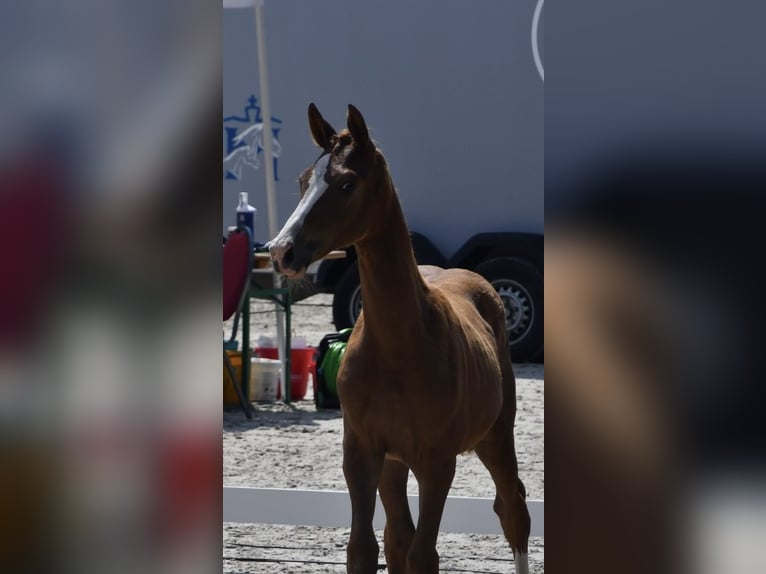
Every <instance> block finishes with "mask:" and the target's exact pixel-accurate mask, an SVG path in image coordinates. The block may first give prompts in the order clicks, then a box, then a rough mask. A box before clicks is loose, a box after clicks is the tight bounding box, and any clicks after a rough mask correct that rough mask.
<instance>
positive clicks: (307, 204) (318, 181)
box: [272, 154, 330, 246]
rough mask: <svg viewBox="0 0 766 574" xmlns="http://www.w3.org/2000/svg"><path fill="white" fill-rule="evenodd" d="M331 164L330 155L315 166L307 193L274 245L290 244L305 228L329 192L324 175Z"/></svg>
mask: <svg viewBox="0 0 766 574" xmlns="http://www.w3.org/2000/svg"><path fill="white" fill-rule="evenodd" d="M329 164H330V154H326V155H323V156H322V157H321V158H319V160H318V161H317V162H316V164H315V165H314V171H313V172H312V173H311V177H310V178H309V183H308V187H307V188H306V193H305V194H303V198H302V199H301V201H300V203H299V204H298V207H296V208H295V211H293V213H292V215H291V216H290V218H289V219H288V220H287V223H285V225H284V227H282V231H280V232H279V234H278V235H277V237H276V239H274V241H273V242H272V244H273V245H275V246H279V245H280V244H283V243H289V242H291V241H292V240H293V239H294V238H295V235H296V234H297V233H298V231H299V230H300V228H301V227H302V226H303V222H304V221H305V220H306V217H307V216H308V214H309V213H311V210H312V209H313V207H314V205H316V202H317V201H319V198H320V197H322V195H323V194H324V192H325V191H327V187H328V185H327V182H326V181H325V180H324V175H325V173H326V172H327V167H328V166H329Z"/></svg>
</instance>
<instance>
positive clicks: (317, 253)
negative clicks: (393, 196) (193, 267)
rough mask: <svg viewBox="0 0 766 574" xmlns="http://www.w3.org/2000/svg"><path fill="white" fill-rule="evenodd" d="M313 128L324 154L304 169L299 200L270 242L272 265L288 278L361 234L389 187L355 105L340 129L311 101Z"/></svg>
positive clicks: (302, 271)
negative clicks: (344, 125)
mask: <svg viewBox="0 0 766 574" xmlns="http://www.w3.org/2000/svg"><path fill="white" fill-rule="evenodd" d="M309 127H310V129H311V135H312V137H313V138H314V142H315V143H316V144H317V145H318V146H319V147H320V148H321V149H322V154H321V155H320V156H319V159H317V160H316V161H315V162H314V163H313V164H312V165H311V166H309V167H308V168H307V169H306V170H305V171H304V172H303V173H302V174H301V176H300V178H299V183H300V194H301V199H300V202H299V203H298V206H297V207H296V208H295V211H293V213H292V215H291V216H290V218H289V219H288V220H287V223H285V225H284V227H282V230H281V231H280V232H279V234H277V236H276V237H275V238H274V239H272V240H271V242H269V252H270V253H271V259H272V262H273V264H274V269H276V270H277V271H279V272H281V273H282V274H283V275H285V276H287V277H295V276H301V275H302V274H303V273H304V271H305V270H306V267H308V265H309V264H311V263H312V262H313V261H316V260H317V259H320V258H321V257H324V256H325V255H326V254H327V253H329V252H330V251H332V250H333V249H338V248H341V247H346V246H349V245H352V244H354V243H356V242H357V241H359V240H360V239H362V238H363V237H364V236H365V234H366V233H367V232H368V231H369V230H370V228H371V227H372V225H373V223H374V222H375V221H376V219H374V218H375V217H376V216H377V218H378V219H380V213H379V210H380V206H381V205H382V203H383V202H384V201H385V194H386V193H387V189H388V186H385V185H380V183H381V181H382V179H381V178H382V177H385V176H386V173H387V171H386V170H385V162H384V160H383V157H382V155H381V154H380V152H379V151H377V150H376V149H375V144H373V142H372V140H371V139H370V136H369V134H368V132H367V125H366V124H365V121H364V118H363V117H362V114H361V113H360V112H359V110H357V109H356V108H355V107H354V106H352V105H349V106H348V116H347V128H348V129H345V130H342V131H341V132H340V133H336V131H335V129H333V127H332V126H331V125H330V124H329V123H328V122H327V121H326V120H325V119H324V118H323V117H322V115H321V114H320V113H319V110H318V109H317V108H316V106H315V105H314V104H313V103H312V104H310V105H309Z"/></svg>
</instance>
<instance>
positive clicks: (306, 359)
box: [253, 347, 316, 401]
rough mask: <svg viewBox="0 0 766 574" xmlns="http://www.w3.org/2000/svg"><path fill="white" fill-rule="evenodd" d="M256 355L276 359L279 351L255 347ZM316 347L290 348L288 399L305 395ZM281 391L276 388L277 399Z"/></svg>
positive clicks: (295, 399) (298, 399) (297, 399)
mask: <svg viewBox="0 0 766 574" xmlns="http://www.w3.org/2000/svg"><path fill="white" fill-rule="evenodd" d="M253 353H255V356H256V357H260V358H262V359H278V358H279V351H278V349H277V348H276V347H255V349H253ZM315 357H316V349H315V348H314V347H306V348H305V349H292V350H291V352H290V400H293V401H301V400H303V398H304V397H305V396H306V391H307V390H308V386H309V373H312V372H313V370H314V361H315ZM281 394H282V391H281V389H277V399H280V398H281Z"/></svg>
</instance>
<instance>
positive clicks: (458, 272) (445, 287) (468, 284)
mask: <svg viewBox="0 0 766 574" xmlns="http://www.w3.org/2000/svg"><path fill="white" fill-rule="evenodd" d="M418 270H419V271H420V274H421V275H422V276H423V278H424V279H425V280H426V282H427V283H428V284H429V285H431V286H433V287H436V288H437V289H439V290H440V291H442V292H444V293H445V294H446V295H447V296H448V297H450V298H462V299H465V300H467V301H469V302H471V303H473V304H474V306H476V308H477V309H478V311H479V313H480V314H481V315H482V316H483V317H484V319H485V320H488V322H490V324H492V323H493V321H490V320H489V319H490V318H493V317H494V316H496V315H501V316H503V317H504V316H505V312H504V310H503V303H502V301H501V299H500V297H499V296H498V294H497V292H496V291H495V289H494V288H493V287H492V285H490V284H489V282H488V281H487V280H486V279H484V277H482V276H481V275H479V274H478V273H474V272H473V271H469V270H468V269H457V268H452V269H443V268H441V267H436V266H434V265H420V266H418ZM487 315H489V317H488V316H487Z"/></svg>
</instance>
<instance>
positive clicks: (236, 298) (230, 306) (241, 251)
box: [223, 225, 254, 419]
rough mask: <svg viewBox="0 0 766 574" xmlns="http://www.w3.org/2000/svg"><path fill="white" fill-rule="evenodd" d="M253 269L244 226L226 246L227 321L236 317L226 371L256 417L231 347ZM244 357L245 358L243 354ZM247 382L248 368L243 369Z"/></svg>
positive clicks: (249, 240)
mask: <svg viewBox="0 0 766 574" xmlns="http://www.w3.org/2000/svg"><path fill="white" fill-rule="evenodd" d="M252 268H253V238H252V236H251V235H250V229H249V228H248V227H245V226H242V225H240V226H239V227H237V229H235V230H234V231H232V232H231V233H230V234H229V237H228V239H227V240H226V242H225V243H224V245H223V320H224V321H228V320H229V319H231V317H232V315H233V316H234V325H233V326H232V329H231V337H229V339H224V342H223V360H224V364H225V365H226V370H227V372H228V373H229V377H230V378H231V381H232V383H233V384H234V390H235V391H236V392H237V396H238V397H239V404H240V405H242V410H243V411H245V416H247V418H248V419H252V418H253V414H252V413H253V410H254V409H253V406H252V405H251V404H250V401H249V400H248V398H247V397H245V394H244V392H243V391H242V385H241V384H240V382H239V381H237V377H236V374H235V372H234V367H233V365H232V364H231V360H230V359H229V355H228V354H227V353H226V349H227V348H232V347H233V346H234V344H235V339H236V337H237V330H238V327H239V318H240V316H241V314H242V305H243V303H244V301H245V297H246V295H247V288H248V283H249V281H250V271H251V270H252ZM243 359H245V356H244V353H243ZM243 362H244V361H243ZM242 373H243V381H244V373H245V369H244V368H243V369H242Z"/></svg>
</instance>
